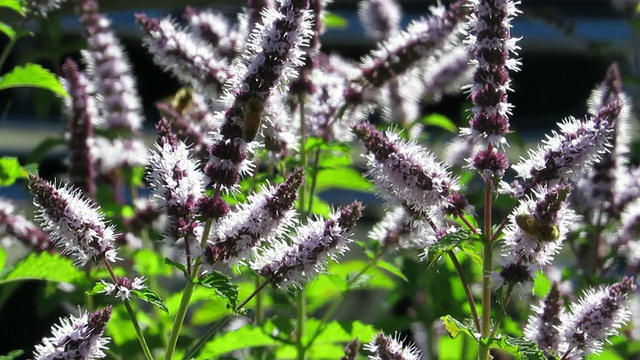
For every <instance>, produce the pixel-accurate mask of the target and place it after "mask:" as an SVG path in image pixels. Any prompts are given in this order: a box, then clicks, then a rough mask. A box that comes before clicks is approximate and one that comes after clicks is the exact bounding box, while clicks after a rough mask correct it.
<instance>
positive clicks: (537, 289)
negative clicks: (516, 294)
mask: <svg viewBox="0 0 640 360" xmlns="http://www.w3.org/2000/svg"><path fill="white" fill-rule="evenodd" d="M551 285H552V282H551V279H549V277H547V276H546V275H545V274H543V273H542V271H540V270H538V271H536V275H535V276H534V278H533V292H534V293H535V294H536V296H537V297H539V298H541V299H543V298H545V297H546V296H547V294H549V290H551Z"/></svg>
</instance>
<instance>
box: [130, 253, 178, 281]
mask: <svg viewBox="0 0 640 360" xmlns="http://www.w3.org/2000/svg"><path fill="white" fill-rule="evenodd" d="M133 263H134V264H135V267H136V270H137V271H138V273H140V274H141V275H144V276H145V277H147V278H153V277H156V276H158V275H165V276H169V275H171V267H169V266H165V263H164V260H163V257H162V255H160V254H159V253H158V252H157V251H155V250H152V249H141V250H138V251H136V253H135V254H134V255H133Z"/></svg>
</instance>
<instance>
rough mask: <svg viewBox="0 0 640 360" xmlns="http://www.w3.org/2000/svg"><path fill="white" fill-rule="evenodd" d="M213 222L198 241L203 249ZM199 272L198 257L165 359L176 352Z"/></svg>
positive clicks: (184, 293) (183, 296) (179, 308)
mask: <svg viewBox="0 0 640 360" xmlns="http://www.w3.org/2000/svg"><path fill="white" fill-rule="evenodd" d="M217 196H218V190H217V189H216V191H215V194H214V198H215V197H217ZM212 223H213V220H211V219H209V220H207V222H206V223H205V226H204V231H203V232H202V238H201V240H200V245H201V247H202V248H203V249H204V246H205V245H206V244H207V239H208V238H209V232H211V224H212ZM199 270H200V257H198V260H196V264H195V265H194V266H193V270H192V272H191V273H189V278H188V279H187V284H186V286H185V288H184V291H183V292H182V298H181V299H180V305H179V307H178V312H177V313H176V317H175V319H174V320H173V327H172V328H171V333H170V334H169V342H168V343H167V351H166V355H165V358H166V359H173V353H174V352H175V350H176V345H177V343H178V336H180V331H181V330H182V324H183V323H184V318H185V317H186V315H187V309H188V308H189V303H190V302H191V296H192V295H193V289H194V288H195V287H196V284H195V283H194V281H193V279H194V278H195V277H196V276H197V275H198V271H199Z"/></svg>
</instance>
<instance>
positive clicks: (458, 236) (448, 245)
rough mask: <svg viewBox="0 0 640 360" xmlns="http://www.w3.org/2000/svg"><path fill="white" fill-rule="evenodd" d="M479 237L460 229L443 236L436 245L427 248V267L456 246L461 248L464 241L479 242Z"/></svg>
mask: <svg viewBox="0 0 640 360" xmlns="http://www.w3.org/2000/svg"><path fill="white" fill-rule="evenodd" d="M479 239H480V235H478V234H476V233H474V232H472V231H469V230H463V229H460V230H458V231H456V232H454V233H451V234H447V235H445V236H444V237H443V238H442V239H440V240H439V241H438V242H437V243H435V244H433V245H431V246H430V247H429V250H428V253H427V266H433V265H435V263H436V262H437V261H438V260H439V259H440V257H442V255H444V254H445V253H447V252H448V251H453V250H454V249H455V248H457V247H458V246H461V244H462V243H464V242H465V241H474V240H479Z"/></svg>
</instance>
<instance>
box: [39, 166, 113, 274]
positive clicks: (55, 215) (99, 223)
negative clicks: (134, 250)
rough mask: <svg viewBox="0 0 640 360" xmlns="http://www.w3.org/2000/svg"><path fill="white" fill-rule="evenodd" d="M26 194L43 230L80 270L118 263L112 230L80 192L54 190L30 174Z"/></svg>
mask: <svg viewBox="0 0 640 360" xmlns="http://www.w3.org/2000/svg"><path fill="white" fill-rule="evenodd" d="M29 190H30V191H31V193H32V194H33V203H34V205H36V207H38V217H39V219H40V222H41V225H42V228H43V230H45V231H47V232H49V233H50V234H51V237H52V238H53V239H54V241H55V243H56V245H57V246H58V247H62V248H63V251H62V253H63V254H70V255H71V256H72V257H73V258H74V259H75V260H76V263H77V264H78V265H80V266H84V265H86V264H87V263H89V262H92V263H96V262H98V261H101V260H107V261H110V262H115V261H116V260H117V256H118V253H117V251H116V249H115V248H114V246H113V242H114V240H115V234H114V230H115V229H114V227H113V226H109V225H107V224H106V223H105V220H104V215H102V214H101V213H99V212H98V207H97V206H96V205H95V204H94V203H93V202H92V201H91V200H89V199H86V198H84V197H83V196H82V195H81V193H80V191H79V190H77V189H73V188H70V187H65V186H63V187H60V188H56V187H55V186H54V185H53V184H52V183H50V182H48V181H46V180H43V179H41V178H40V177H38V176H37V175H33V174H30V175H29Z"/></svg>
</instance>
